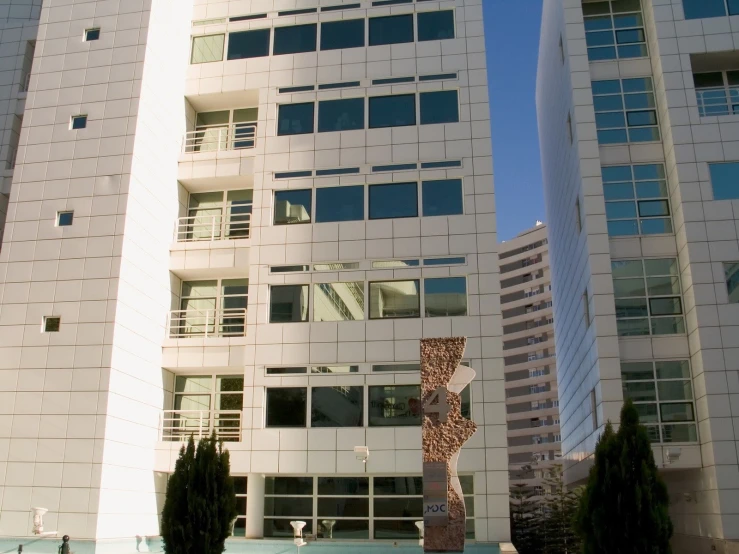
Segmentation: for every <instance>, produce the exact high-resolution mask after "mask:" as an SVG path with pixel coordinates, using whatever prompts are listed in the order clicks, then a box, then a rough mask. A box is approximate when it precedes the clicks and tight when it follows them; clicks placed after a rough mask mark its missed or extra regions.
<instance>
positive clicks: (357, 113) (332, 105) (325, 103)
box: [318, 98, 364, 133]
mask: <svg viewBox="0 0 739 554" xmlns="http://www.w3.org/2000/svg"><path fill="white" fill-rule="evenodd" d="M352 129H364V98H344V99H341V100H322V101H320V102H319V103H318V132H319V133H326V132H330V131H350V130H352Z"/></svg>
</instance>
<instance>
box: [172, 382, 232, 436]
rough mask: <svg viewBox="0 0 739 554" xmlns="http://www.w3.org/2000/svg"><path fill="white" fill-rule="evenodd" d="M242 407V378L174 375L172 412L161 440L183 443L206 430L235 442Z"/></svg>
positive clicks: (207, 432) (205, 432)
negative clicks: (191, 436) (165, 436)
mask: <svg viewBox="0 0 739 554" xmlns="http://www.w3.org/2000/svg"><path fill="white" fill-rule="evenodd" d="M243 405H244V377H243V375H242V376H238V375H219V376H216V377H215V378H214V377H213V376H211V375H205V376H191V375H177V376H176V377H175V388H174V402H173V406H174V410H175V413H173V414H172V416H171V419H170V420H168V422H167V423H168V424H167V428H166V432H167V433H166V434H167V439H165V440H184V439H185V437H187V436H189V435H190V434H191V433H193V432H194V433H198V432H200V431H201V430H202V432H203V433H204V434H206V435H207V434H209V429H212V430H214V431H215V432H216V434H217V435H218V437H219V438H220V439H223V440H225V441H238V440H240V434H241V429H240V428H241V410H242V408H243Z"/></svg>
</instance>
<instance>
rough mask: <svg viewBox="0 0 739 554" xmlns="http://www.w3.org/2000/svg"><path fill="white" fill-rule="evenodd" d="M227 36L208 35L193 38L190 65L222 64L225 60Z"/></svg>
mask: <svg viewBox="0 0 739 554" xmlns="http://www.w3.org/2000/svg"><path fill="white" fill-rule="evenodd" d="M225 41H226V35H223V34H221V35H208V36H204V37H193V38H192V56H191V57H190V63H208V62H220V61H221V60H223V45H224V44H225Z"/></svg>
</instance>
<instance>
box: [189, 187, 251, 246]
mask: <svg viewBox="0 0 739 554" xmlns="http://www.w3.org/2000/svg"><path fill="white" fill-rule="evenodd" d="M252 196H253V191H252V190H251V189H245V190H231V191H219V192H197V193H193V194H191V195H190V198H189V202H188V208H187V217H184V218H181V219H180V220H179V224H178V227H177V240H178V241H183V242H189V241H202V240H205V241H212V240H229V239H241V238H249V231H250V224H251V211H252Z"/></svg>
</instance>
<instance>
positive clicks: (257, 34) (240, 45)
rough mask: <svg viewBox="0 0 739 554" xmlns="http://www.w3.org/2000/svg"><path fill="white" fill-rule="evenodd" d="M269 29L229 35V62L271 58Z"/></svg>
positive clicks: (227, 56)
mask: <svg viewBox="0 0 739 554" xmlns="http://www.w3.org/2000/svg"><path fill="white" fill-rule="evenodd" d="M269 33H270V30H269V29H255V30H253V31H241V32H238V33H229V34H228V53H227V55H226V58H227V59H229V60H241V59H244V58H259V57H262V56H269Z"/></svg>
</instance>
